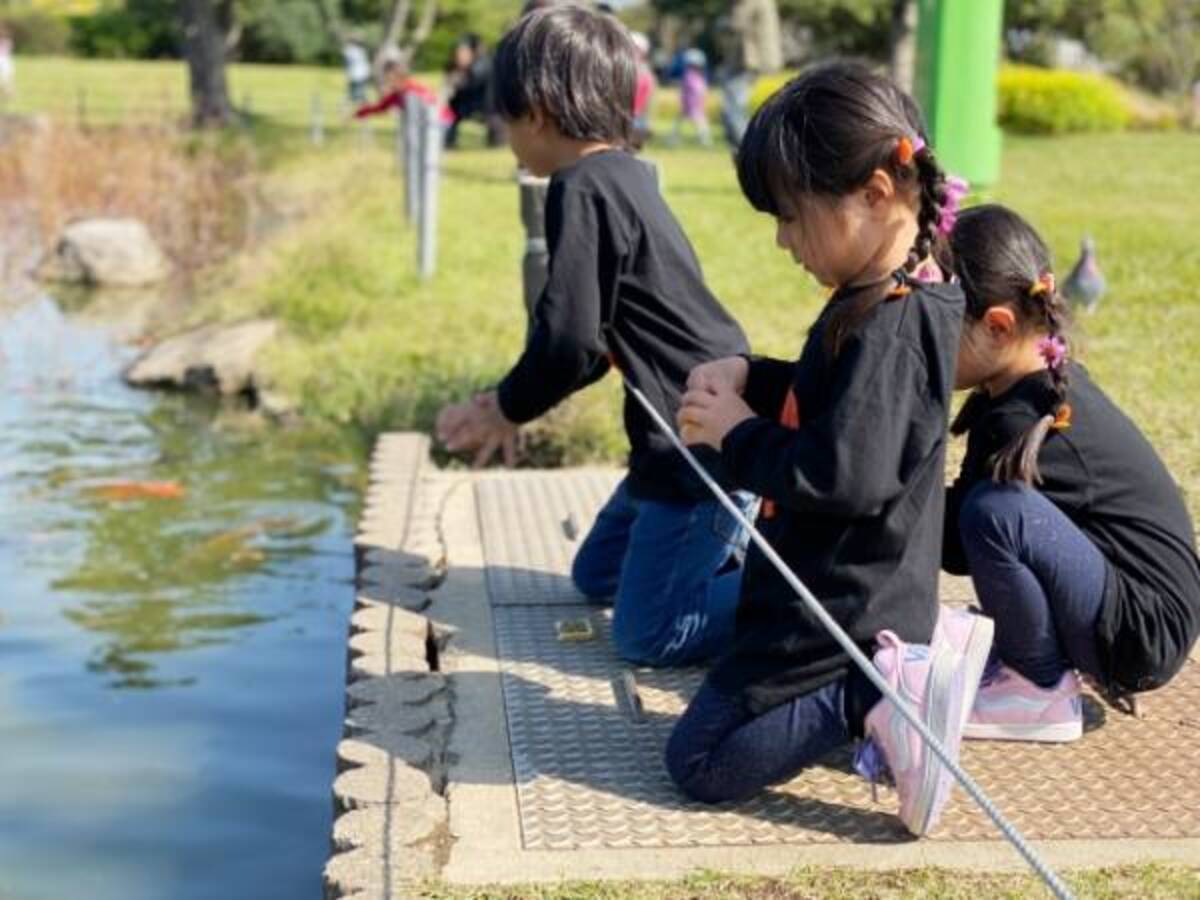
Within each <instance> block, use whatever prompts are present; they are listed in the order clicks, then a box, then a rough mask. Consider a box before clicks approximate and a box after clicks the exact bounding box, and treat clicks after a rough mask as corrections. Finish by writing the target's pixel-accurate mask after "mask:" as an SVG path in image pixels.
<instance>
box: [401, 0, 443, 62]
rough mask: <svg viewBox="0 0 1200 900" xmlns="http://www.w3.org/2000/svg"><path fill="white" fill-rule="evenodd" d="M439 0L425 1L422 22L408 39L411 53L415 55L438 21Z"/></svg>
mask: <svg viewBox="0 0 1200 900" xmlns="http://www.w3.org/2000/svg"><path fill="white" fill-rule="evenodd" d="M437 11H438V5H437V0H425V8H424V9H423V10H422V11H421V21H420V22H418V23H417V27H416V29H415V30H414V31H413V33H412V35H411V36H410V37H409V39H408V46H409V48H410V53H415V52H416V50H417V48H418V47H420V46H421V45H422V44H423V43H425V41H426V40H428V39H429V35H430V33H431V32H432V31H433V23H434V22H435V21H437Z"/></svg>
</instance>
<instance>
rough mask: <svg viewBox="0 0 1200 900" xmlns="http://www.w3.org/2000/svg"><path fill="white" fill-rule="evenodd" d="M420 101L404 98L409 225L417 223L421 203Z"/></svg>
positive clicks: (405, 189) (405, 167)
mask: <svg viewBox="0 0 1200 900" xmlns="http://www.w3.org/2000/svg"><path fill="white" fill-rule="evenodd" d="M420 108H421V99H420V98H419V97H417V96H415V95H413V94H409V95H407V96H406V97H405V98H404V213H405V216H406V218H407V219H408V223H409V224H410V225H411V224H413V223H414V222H416V221H417V207H418V206H419V205H420V202H421V192H420V187H419V185H420V182H421V149H420V148H421V122H420V112H419V110H420Z"/></svg>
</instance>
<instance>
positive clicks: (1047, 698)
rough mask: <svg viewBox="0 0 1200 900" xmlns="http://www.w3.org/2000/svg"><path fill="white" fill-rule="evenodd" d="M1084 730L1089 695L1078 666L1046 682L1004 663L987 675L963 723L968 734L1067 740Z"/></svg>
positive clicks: (1006, 738)
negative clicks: (1049, 684) (1082, 687)
mask: <svg viewBox="0 0 1200 900" xmlns="http://www.w3.org/2000/svg"><path fill="white" fill-rule="evenodd" d="M1082 735H1083V700H1082V698H1081V696H1080V693H1079V677H1078V676H1077V675H1076V674H1075V673H1074V672H1073V671H1071V670H1069V669H1068V670H1067V671H1066V672H1064V673H1063V676H1062V678H1060V679H1059V680H1058V684H1056V685H1054V687H1050V688H1043V687H1038V686H1037V685H1036V684H1034V683H1033V682H1032V681H1030V680H1029V679H1028V678H1026V677H1025V676H1023V675H1022V674H1021V673H1020V672H1018V671H1016V670H1015V669H1010V668H1009V667H1008V666H1006V665H1004V664H1003V663H1001V664H1000V665H997V666H995V667H994V669H993V670H991V671H989V672H988V673H987V674H986V675H985V676H984V680H983V684H982V685H981V686H980V688H979V693H978V695H977V696H976V697H975V706H974V707H973V708H972V710H971V717H970V718H969V719H968V720H967V724H966V725H965V726H964V727H963V737H966V738H973V739H976V740H993V741H1044V742H1047V743H1063V744H1065V743H1067V742H1069V741H1074V740H1078V739H1079V738H1080V737H1081V736H1082Z"/></svg>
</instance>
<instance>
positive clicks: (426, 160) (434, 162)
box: [417, 103, 442, 278]
mask: <svg viewBox="0 0 1200 900" xmlns="http://www.w3.org/2000/svg"><path fill="white" fill-rule="evenodd" d="M420 110H421V121H420V124H421V212H420V233H419V234H418V236H417V253H418V256H419V258H418V270H419V272H420V274H421V277H422V278H432V277H433V273H434V270H435V269H436V268H437V220H438V178H439V175H440V173H441V162H442V123H441V120H440V117H439V116H438V112H437V108H436V107H435V106H433V105H431V104H425V103H422V104H421V105H420Z"/></svg>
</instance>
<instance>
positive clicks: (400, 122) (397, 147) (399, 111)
mask: <svg viewBox="0 0 1200 900" xmlns="http://www.w3.org/2000/svg"><path fill="white" fill-rule="evenodd" d="M392 138H393V141H392V142H393V144H394V146H393V147H392V152H393V154H394V156H395V160H396V174H397V175H399V176H400V177H401V178H404V177H405V173H406V172H407V169H406V168H405V166H407V164H408V163H407V158H408V157H407V154H405V152H404V107H403V106H397V107H396V133H395V134H394V135H393V136H392ZM404 202H405V204H407V203H408V200H407V199H405V201H404ZM406 208H407V207H406Z"/></svg>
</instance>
